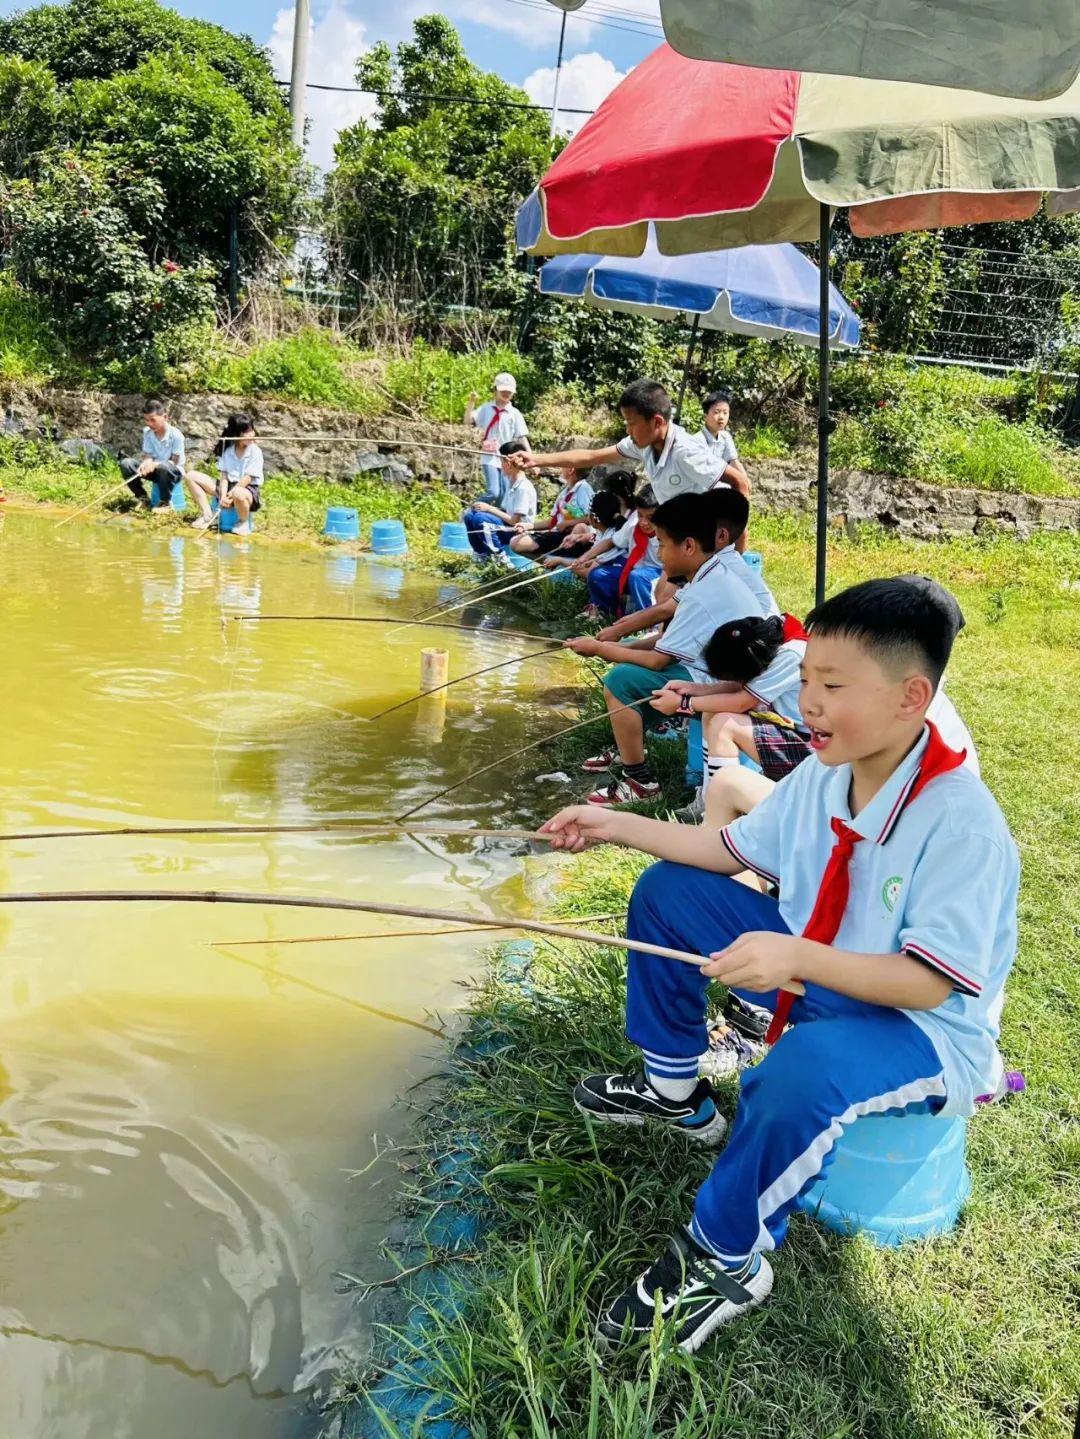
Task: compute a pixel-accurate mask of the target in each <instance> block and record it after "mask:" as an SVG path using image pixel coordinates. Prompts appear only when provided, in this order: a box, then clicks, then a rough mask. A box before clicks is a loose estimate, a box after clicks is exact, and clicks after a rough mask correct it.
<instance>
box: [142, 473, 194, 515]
mask: <svg viewBox="0 0 1080 1439" xmlns="http://www.w3.org/2000/svg"><path fill="white" fill-rule="evenodd" d="M150 503H151V504H152V505H154V506H155V507H156V506H158V505H160V504H161V489H160V487H159V485H158V482H157V480H155V481H154V483H153V484H152V485H151V486H150ZM169 508H170V509H173V510H180V511H181V512H183V511H184V510H186V509H187V490H186V489H185V488H184V482H183V480H177V482H176V484H175V485H173V488H172V497H171V498H170V500H169Z"/></svg>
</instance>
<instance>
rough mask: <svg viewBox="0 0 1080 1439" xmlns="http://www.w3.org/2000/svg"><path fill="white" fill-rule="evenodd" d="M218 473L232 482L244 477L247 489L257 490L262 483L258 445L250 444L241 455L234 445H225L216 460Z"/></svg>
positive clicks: (261, 465) (260, 453) (260, 455)
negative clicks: (218, 458)
mask: <svg viewBox="0 0 1080 1439" xmlns="http://www.w3.org/2000/svg"><path fill="white" fill-rule="evenodd" d="M218 471H219V473H220V474H222V475H224V476H225V478H226V479H227V480H232V481H234V482H239V481H240V480H242V479H244V478H245V477H246V478H247V481H248V486H249V488H251V489H253V490H257V489H258V488H259V486H260V485H261V484H262V482H263V452H262V450H260V449H259V447H258V445H256V444H251V445H248V447H247V449H246V450H245V451H244V453H243V454H242V455H241V454H238V453H237V451H236V447H235V445H227V446H226V447H225V449H224V450H223V452H222V455H221V458H220V460H218Z"/></svg>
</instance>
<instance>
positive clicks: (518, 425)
mask: <svg viewBox="0 0 1080 1439" xmlns="http://www.w3.org/2000/svg"><path fill="white" fill-rule="evenodd" d="M496 416H497V417H498V418H496ZM473 424H474V425H475V426H476V428H477V429H478V430H479V431H480V435H481V438H482V439H483V445H482V448H483V449H484V450H485V451H486V453H487V454H489V455H493V454H495V453H496V452H497V451H498V448H499V446H500V445H505V444H506V442H507V440H524V439H527V438H528V435H529V428H528V426H527V425H526V423H525V417H524V415H523V414H522V413H521V411H520V410H515V409H514V407H513V405H504V406H503V407H502V409H500V408H499V406H498V405H496V403H495V401H494V400H488V401H487V403H486V404H483V405H481V406H480V408H479V409H478V410H474V411H473Z"/></svg>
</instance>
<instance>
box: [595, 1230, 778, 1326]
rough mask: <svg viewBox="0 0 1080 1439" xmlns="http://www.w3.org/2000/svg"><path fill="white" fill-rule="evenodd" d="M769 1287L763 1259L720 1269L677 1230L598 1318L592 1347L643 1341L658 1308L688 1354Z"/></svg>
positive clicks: (750, 1306) (755, 1257)
mask: <svg viewBox="0 0 1080 1439" xmlns="http://www.w3.org/2000/svg"><path fill="white" fill-rule="evenodd" d="M772 1286H773V1272H772V1266H771V1265H770V1264H769V1262H768V1260H767V1259H766V1258H765V1257H764V1255H762V1254H755V1255H753V1256H752V1257H751V1258H750V1259H748V1260H747V1261H746V1263H745V1264H743V1265H742V1266H741V1267H740V1268H739V1269H725V1268H724V1267H723V1266H722V1265H721V1264H720V1263H719V1261H718V1260H716V1259H713V1258H712V1256H711V1255H709V1254H707V1253H706V1252H705V1250H704V1249H702V1248H701V1247H700V1245H699V1244H698V1243H697V1242H696V1241H695V1239H694V1238H693V1236H692V1235H691V1234H690V1233H689V1231H688V1230H686V1229H680V1230H679V1231H678V1232H677V1233H676V1234H673V1235H672V1237H671V1238H670V1239H669V1240H668V1246H667V1248H666V1249H665V1250H664V1252H663V1254H661V1256H660V1258H659V1259H657V1260H656V1262H655V1263H653V1264H650V1265H649V1267H648V1269H646V1271H645V1273H644V1274H642V1275H640V1276H639V1277H638V1279H637V1280H635V1282H634V1283H633V1284H631V1285H630V1287H629V1289H627V1290H625V1291H624V1293H622V1294H620V1295H619V1297H618V1299H616V1301H615V1303H614V1304H613V1305H612V1306H611V1308H610V1309H609V1310H608V1311H607V1313H606V1314H604V1315H602V1316H601V1318H600V1322H599V1324H598V1325H597V1330H596V1340H597V1344H598V1346H599V1347H600V1348H601V1349H613V1348H616V1347H617V1346H619V1345H621V1344H631V1343H633V1342H634V1341H636V1340H637V1341H640V1340H642V1339H647V1338H648V1337H649V1335H650V1334H651V1333H652V1327H653V1324H654V1323H655V1322H656V1313H657V1308H659V1311H660V1314H661V1316H662V1317H663V1319H664V1320H665V1321H671V1322H672V1323H673V1324H674V1326H675V1328H674V1339H675V1343H676V1344H677V1345H678V1346H679V1348H680V1349H684V1350H685V1351H686V1352H687V1353H688V1354H693V1353H694V1351H695V1350H696V1349H700V1348H701V1346H702V1345H703V1344H704V1343H705V1341H706V1339H708V1337H709V1335H710V1334H712V1333H713V1332H714V1331H715V1330H717V1329H719V1328H720V1326H721V1325H722V1324H730V1322H731V1321H732V1320H733V1319H737V1318H738V1317H739V1316H740V1315H741V1314H746V1313H748V1312H749V1311H750V1310H751V1309H753V1308H754V1307H755V1306H756V1305H758V1304H760V1303H761V1302H762V1301H763V1300H764V1299H766V1298H768V1295H769V1292H770V1291H771V1289H772ZM657 1294H659V1299H657V1298H656V1297H654V1296H656V1295H657Z"/></svg>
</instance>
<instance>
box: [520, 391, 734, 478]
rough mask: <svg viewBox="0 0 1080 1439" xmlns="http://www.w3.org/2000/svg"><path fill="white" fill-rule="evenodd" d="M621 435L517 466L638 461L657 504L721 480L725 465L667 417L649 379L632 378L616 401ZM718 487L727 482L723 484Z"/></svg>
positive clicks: (663, 397) (662, 394)
mask: <svg viewBox="0 0 1080 1439" xmlns="http://www.w3.org/2000/svg"><path fill="white" fill-rule="evenodd" d="M619 413H620V414H621V415H622V418H623V424H624V425H625V426H626V436H625V438H624V439H621V440H620V441H619V442H618V444H616V445H608V446H606V447H605V448H604V449H602V450H560V451H557V452H555V453H552V454H532V455H530V456H529V458H528V460H527V461H524V460H519V461H518V462H517V463H518V464H521V465H526V464H527V465H530V466H540V465H581V466H583V465H618V464H621V463H622V462H623V461H624V460H639V461H640V462H641V464H642V465H643V467H644V470H645V479H646V482H647V483H648V485H649V486H650V488H651V489H652V491H653V493H654V494H655V495H656V498H657V501H658V502H659V503H660V504H663V503H664V502H665V501H666V500H670V499H674V498H675V496H676V495H694V494H702V493H703V492H704V491H705V490H711V489H712V487H713V486H714V485H715V484H717V482H718V481H720V479H721V474H722V471H723V470H724V468H725V466H724V464H723V463H722V461H721V460H720V459H719V457H717V456H715V455H713V454H711V453H710V452H709V451H708V450H707V449H706V447H705V444H704V442H703V441H702V440H701V438H700V436H698V435H690V434H687V432H686V431H685V430H684V429H683V427H682V426H681V425H676V424H675V423H674V421H673V420H672V418H671V396H670V395H669V394H668V392H667V391H666V390H665V389H664V387H663V385H660V384H657V382H656V381H655V380H634V382H633V383H632V384H630V385H627V387H626V389H625V390H624V391H623V392H622V394H621V395H620V397H619ZM724 483H727V482H726V481H724ZM737 488H738V487H737Z"/></svg>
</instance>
